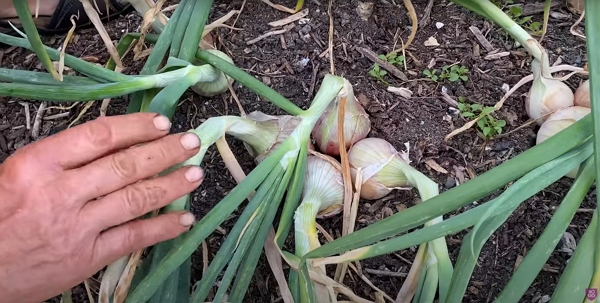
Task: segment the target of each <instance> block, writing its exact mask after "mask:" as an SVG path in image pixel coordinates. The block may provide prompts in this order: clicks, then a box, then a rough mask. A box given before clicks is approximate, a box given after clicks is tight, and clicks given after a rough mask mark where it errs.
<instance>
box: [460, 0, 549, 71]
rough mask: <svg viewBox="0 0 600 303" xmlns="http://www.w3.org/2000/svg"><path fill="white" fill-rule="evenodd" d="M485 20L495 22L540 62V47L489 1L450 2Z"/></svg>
mask: <svg viewBox="0 0 600 303" xmlns="http://www.w3.org/2000/svg"><path fill="white" fill-rule="evenodd" d="M451 1H452V2H454V3H456V4H458V5H461V6H463V7H465V8H467V9H469V10H470V11H473V12H474V13H477V14H479V15H481V16H483V17H485V18H486V19H488V20H490V21H493V22H495V23H496V24H498V25H499V26H500V27H502V28H503V29H504V30H505V31H506V32H507V33H508V34H509V35H511V36H512V37H513V38H514V39H515V40H516V41H517V42H519V43H520V44H521V45H522V46H523V47H524V48H525V50H527V52H528V53H529V54H530V55H532V56H533V57H534V58H535V59H537V60H538V61H541V60H542V50H543V48H542V46H541V45H540V44H539V43H538V42H537V41H536V40H535V39H533V37H531V35H529V33H528V32H527V31H526V30H525V29H523V28H522V27H521V26H520V25H519V24H517V23H516V22H515V21H514V20H512V19H511V18H510V17H509V16H508V15H507V14H506V13H505V12H503V11H502V10H501V9H500V8H498V7H497V6H495V5H494V4H493V3H492V2H490V1H489V0H451Z"/></svg>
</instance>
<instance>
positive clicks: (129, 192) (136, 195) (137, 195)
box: [121, 186, 150, 217]
mask: <svg viewBox="0 0 600 303" xmlns="http://www.w3.org/2000/svg"><path fill="white" fill-rule="evenodd" d="M149 196H150V195H148V194H147V193H146V192H145V191H144V190H143V189H142V188H140V187H139V186H128V187H125V189H124V195H123V202H122V203H121V204H122V205H123V211H125V213H126V214H129V215H131V216H132V217H137V216H141V215H143V214H144V209H145V207H144V205H145V200H146V199H147V198H148V197H149Z"/></svg>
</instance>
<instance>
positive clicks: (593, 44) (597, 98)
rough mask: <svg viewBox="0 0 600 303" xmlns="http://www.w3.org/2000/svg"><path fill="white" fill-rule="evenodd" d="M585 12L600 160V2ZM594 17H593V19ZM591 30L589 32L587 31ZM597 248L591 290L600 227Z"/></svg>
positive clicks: (599, 244) (597, 269)
mask: <svg viewBox="0 0 600 303" xmlns="http://www.w3.org/2000/svg"><path fill="white" fill-rule="evenodd" d="M585 12H586V14H588V18H585V28H586V44H587V50H588V53H589V54H590V55H589V59H588V60H589V61H588V65H589V71H590V101H591V102H590V103H591V109H592V110H591V114H592V118H593V121H594V122H593V125H594V127H593V130H594V137H593V142H594V157H595V158H596V159H600V130H598V128H599V127H600V89H599V88H598V85H599V83H600V58H598V56H597V55H595V54H597V52H598V47H599V46H600V33H598V30H597V29H598V28H599V26H600V21H599V20H598V19H596V18H595V17H596V16H598V14H600V2H598V1H590V0H588V1H585ZM591 16H593V17H591ZM587 29H589V30H587ZM595 164H596V176H600V161H596V163H595ZM598 203H600V198H598V197H597V196H596V205H598ZM595 215H596V216H599V215H600V209H598V207H596V211H595ZM595 240H596V247H595V251H596V253H595V258H594V275H593V276H592V280H591V282H590V285H589V288H595V289H600V226H598V227H597V230H596V237H595Z"/></svg>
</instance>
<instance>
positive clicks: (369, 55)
mask: <svg viewBox="0 0 600 303" xmlns="http://www.w3.org/2000/svg"><path fill="white" fill-rule="evenodd" d="M356 50H357V51H358V52H359V53H361V54H362V55H363V56H365V57H367V58H368V59H369V60H371V61H372V62H375V63H377V64H378V65H379V66H380V67H381V68H383V69H385V70H386V71H388V72H389V73H390V74H392V75H394V76H395V77H396V78H398V79H400V80H402V81H408V78H407V77H406V75H405V74H404V73H403V72H402V71H400V70H399V69H397V68H396V67H395V66H393V65H392V64H389V63H387V62H385V61H383V60H381V59H379V58H377V54H376V53H374V52H373V51H372V50H370V49H368V48H366V47H357V48H356Z"/></svg>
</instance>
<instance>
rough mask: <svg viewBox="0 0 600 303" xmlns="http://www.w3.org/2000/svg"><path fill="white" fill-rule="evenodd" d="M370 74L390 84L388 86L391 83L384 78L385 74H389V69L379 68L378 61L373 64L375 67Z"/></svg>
mask: <svg viewBox="0 0 600 303" xmlns="http://www.w3.org/2000/svg"><path fill="white" fill-rule="evenodd" d="M369 75H371V76H372V77H374V78H375V79H377V80H379V81H381V82H383V83H385V85H388V86H389V85H390V84H389V83H387V82H386V81H385V80H383V77H384V76H385V75H387V71H385V70H383V69H381V68H379V64H377V63H375V65H373V68H372V69H371V70H370V71H369Z"/></svg>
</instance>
